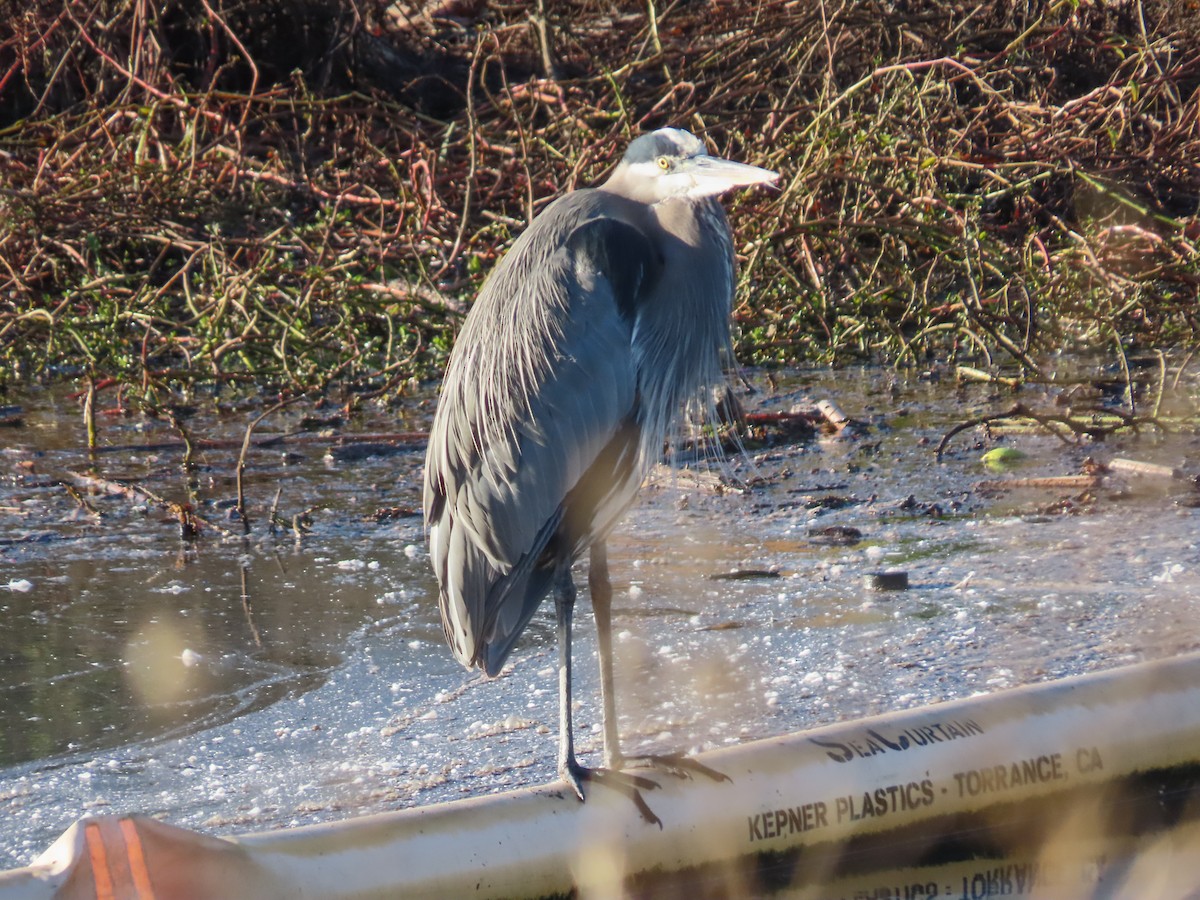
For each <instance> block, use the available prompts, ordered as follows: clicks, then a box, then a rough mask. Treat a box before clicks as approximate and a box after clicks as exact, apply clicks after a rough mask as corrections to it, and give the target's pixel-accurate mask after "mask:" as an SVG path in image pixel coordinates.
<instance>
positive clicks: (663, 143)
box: [605, 128, 779, 203]
mask: <svg viewBox="0 0 1200 900" xmlns="http://www.w3.org/2000/svg"><path fill="white" fill-rule="evenodd" d="M778 177H779V176H778V174H777V173H775V172H772V171H770V170H768V169H760V168H759V167H758V166H748V165H746V164H744V163H738V162H733V161H732V160H728V159H721V158H720V157H716V156H709V155H708V153H707V152H706V151H705V149H704V144H702V143H701V142H700V140H699V138H697V137H696V136H695V135H693V134H691V133H690V132H687V131H683V130H682V129H679V128H660V129H659V130H658V131H652V132H651V133H650V134H644V135H642V136H641V137H639V138H637V139H636V140H635V141H634V142H633V143H631V144H630V145H629V149H627V150H626V151H625V156H624V157H622V158H621V164H620V165H619V166H617V168H616V171H614V172H613V174H612V177H611V178H610V179H609V180H608V182H607V184H606V185H605V186H606V187H609V188H610V189H613V190H618V191H620V192H621V193H623V194H625V195H626V196H629V197H632V198H633V199H635V200H642V201H644V202H646V203H660V202H662V201H663V200H672V199H676V198H688V199H692V200H698V199H701V198H703V197H715V196H716V195H717V194H722V193H724V192H725V191H728V190H730V189H732V188H737V187H747V186H749V185H752V184H770V183H771V182H773V181H775V179H776V178H778Z"/></svg>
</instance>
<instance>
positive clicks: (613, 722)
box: [588, 541, 731, 781]
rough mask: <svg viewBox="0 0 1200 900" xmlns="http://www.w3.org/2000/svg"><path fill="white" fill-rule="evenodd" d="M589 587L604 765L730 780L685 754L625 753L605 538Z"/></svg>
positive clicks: (598, 545) (596, 550)
mask: <svg viewBox="0 0 1200 900" xmlns="http://www.w3.org/2000/svg"><path fill="white" fill-rule="evenodd" d="M588 588H589V589H590V590H591V594H592V611H593V613H595V616H596V642H597V644H598V646H599V654H600V697H601V699H602V700H603V703H604V765H605V766H607V767H608V768H610V769H621V768H624V767H625V766H626V765H627V764H628V763H631V762H633V763H637V764H641V765H647V766H653V767H654V768H657V769H661V770H663V771H666V772H670V773H671V774H673V775H678V776H681V777H688V776H690V775H693V774H698V775H705V776H707V777H708V778H711V779H713V780H714V781H730V780H731V779H730V778H729V776H727V775H725V774H723V773H721V772H718V771H717V770H716V769H711V768H709V767H708V766H706V765H704V763H701V762H697V761H696V760H694V759H692V758H691V757H689V756H686V755H685V754H683V753H654V754H638V755H636V756H626V755H625V754H624V753H622V752H621V739H620V735H619V734H618V731H617V702H616V692H615V691H614V690H613V655H612V582H611V581H609V579H608V548H607V547H606V545H605V543H604V541H596V542H595V543H594V544H592V557H591V564H590V566H589V568H588Z"/></svg>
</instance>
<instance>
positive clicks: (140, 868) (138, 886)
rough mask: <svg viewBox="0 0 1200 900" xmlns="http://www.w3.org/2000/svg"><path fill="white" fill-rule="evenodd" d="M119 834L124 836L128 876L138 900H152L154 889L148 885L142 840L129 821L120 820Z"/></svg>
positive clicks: (148, 875) (148, 877)
mask: <svg viewBox="0 0 1200 900" xmlns="http://www.w3.org/2000/svg"><path fill="white" fill-rule="evenodd" d="M121 834H123V835H125V853H126V855H127V856H128V857H129V875H130V877H131V878H132V879H133V886H134V889H135V890H136V891H137V896H138V900H154V887H153V886H152V885H151V884H150V870H149V869H148V868H147V867H146V855H145V854H144V853H143V852H142V838H141V836H140V835H139V834H138V830H137V826H136V825H135V824H133V820H131V819H122V820H121Z"/></svg>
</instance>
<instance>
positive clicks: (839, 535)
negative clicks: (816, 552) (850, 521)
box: [808, 525, 863, 547]
mask: <svg viewBox="0 0 1200 900" xmlns="http://www.w3.org/2000/svg"><path fill="white" fill-rule="evenodd" d="M808 537H809V540H811V541H812V542H813V543H814V544H830V545H832V546H835V547H849V546H851V545H852V544H857V543H858V542H859V541H861V540H862V538H863V533H862V532H861V531H859V530H858V529H857V528H854V527H853V526H851V525H830V526H828V527H826V528H810V529H808Z"/></svg>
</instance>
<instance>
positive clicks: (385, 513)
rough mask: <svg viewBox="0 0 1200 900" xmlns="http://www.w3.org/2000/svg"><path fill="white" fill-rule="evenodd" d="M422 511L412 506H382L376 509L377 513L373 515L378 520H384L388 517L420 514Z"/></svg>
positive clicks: (395, 517)
mask: <svg viewBox="0 0 1200 900" xmlns="http://www.w3.org/2000/svg"><path fill="white" fill-rule="evenodd" d="M420 514H421V511H420V510H419V509H413V508H412V507H411V506H381V507H380V508H379V509H377V510H375V515H374V516H373V517H372V518H374V519H375V521H376V522H384V521H386V520H388V519H407V518H409V517H410V516H419V515H420Z"/></svg>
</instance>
